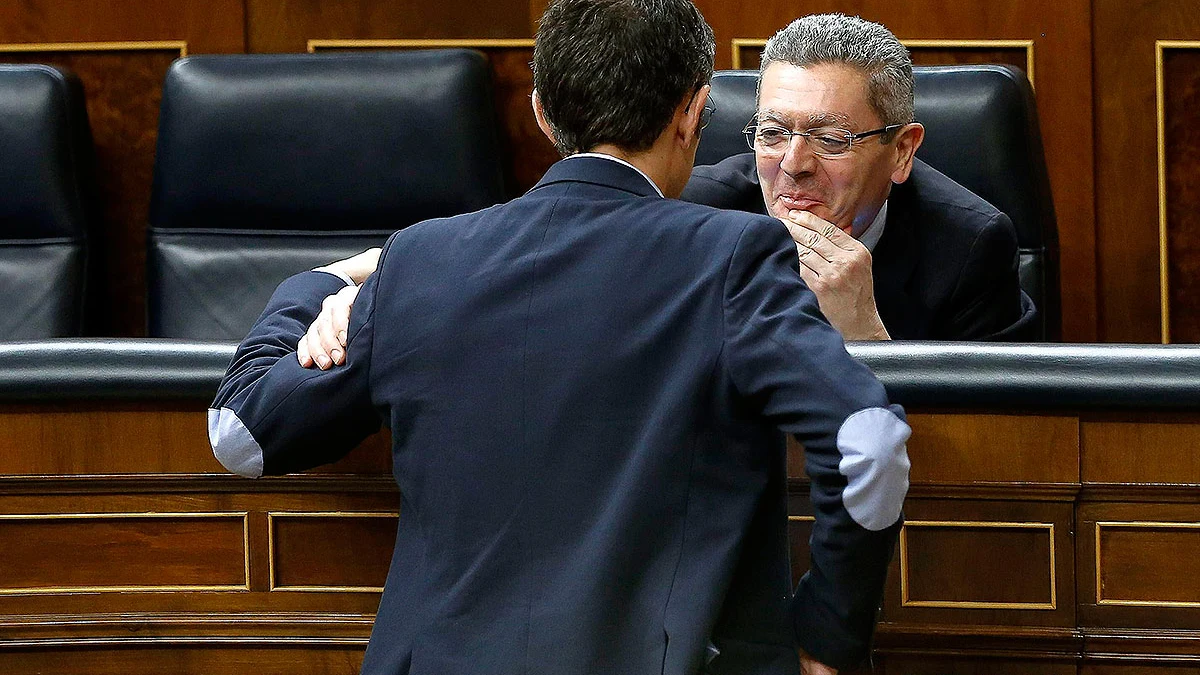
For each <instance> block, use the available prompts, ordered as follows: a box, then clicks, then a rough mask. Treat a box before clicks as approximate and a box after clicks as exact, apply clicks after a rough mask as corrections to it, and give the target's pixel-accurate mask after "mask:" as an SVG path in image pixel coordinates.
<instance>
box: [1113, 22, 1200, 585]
mask: <svg viewBox="0 0 1200 675" xmlns="http://www.w3.org/2000/svg"><path fill="white" fill-rule="evenodd" d="M1196 46H1197V47H1200V43H1198V44H1197V45H1196ZM1102 527H1112V528H1124V529H1159V530H1200V523H1178V522H1174V523H1173V522H1152V521H1103V522H1101V521H1097V522H1096V528H1095V529H1096V535H1095V540H1096V541H1095V545H1096V604H1097V605H1106V606H1109V607H1113V606H1118V607H1190V608H1197V607H1200V600H1197V601H1186V600H1105V599H1104V585H1103V583H1102V579H1103V570H1104V567H1102V563H1101V557H1100V529H1101V528H1102Z"/></svg>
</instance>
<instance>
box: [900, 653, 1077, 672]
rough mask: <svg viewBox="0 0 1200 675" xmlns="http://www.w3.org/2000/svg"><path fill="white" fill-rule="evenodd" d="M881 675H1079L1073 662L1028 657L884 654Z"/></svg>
mask: <svg viewBox="0 0 1200 675" xmlns="http://www.w3.org/2000/svg"><path fill="white" fill-rule="evenodd" d="M880 661H881V662H882V668H881V669H880V671H879V672H880V673H881V674H882V675H1076V673H1075V664H1074V663H1073V662H1072V659H1070V658H1062V657H1059V658H1057V659H1049V658H1042V659H1038V658H1030V656H1029V655H1027V654H1002V655H988V656H986V657H978V656H970V657H967V656H958V655H946V656H912V655H892V654H885V655H884V656H883V658H882V659H880Z"/></svg>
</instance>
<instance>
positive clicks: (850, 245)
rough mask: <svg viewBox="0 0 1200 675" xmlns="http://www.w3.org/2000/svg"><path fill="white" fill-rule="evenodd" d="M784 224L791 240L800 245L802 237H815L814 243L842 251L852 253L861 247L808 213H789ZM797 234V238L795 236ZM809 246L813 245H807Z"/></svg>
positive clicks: (839, 230) (834, 227)
mask: <svg viewBox="0 0 1200 675" xmlns="http://www.w3.org/2000/svg"><path fill="white" fill-rule="evenodd" d="M784 224H786V225H787V226H788V231H789V232H791V233H792V239H795V240H796V242H797V243H801V242H802V241H803V238H804V237H807V238H809V239H814V237H815V241H826V242H829V243H830V244H832V245H833V246H834V247H836V248H839V249H841V250H843V251H854V250H856V249H857V248H858V247H860V246H862V244H859V243H858V240H857V239H855V238H854V237H852V236H850V235H849V234H847V233H846V232H844V231H843V230H842V228H840V227H838V226H837V225H834V224H833V223H831V222H829V221H828V220H825V219H824V218H821V217H819V216H815V215H813V214H811V213H809V212H808V211H795V210H793V211H789V212H788V219H787V220H785V221H784ZM798 233H799V236H797V234H798ZM805 243H807V242H805ZM809 246H810V247H811V246H813V245H812V244H809ZM826 251H830V252H832V253H836V251H833V250H832V249H829V248H826Z"/></svg>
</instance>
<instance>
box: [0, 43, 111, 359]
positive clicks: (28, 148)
mask: <svg viewBox="0 0 1200 675" xmlns="http://www.w3.org/2000/svg"><path fill="white" fill-rule="evenodd" d="M93 179H94V169H93V150H92V134H91V127H90V126H89V124H88V116H87V108H86V107H85V105H84V94H83V86H82V85H81V84H80V83H79V80H78V79H77V78H76V77H75V76H74V75H73V74H71V73H69V72H67V71H64V70H60V69H58V68H54V67H51V66H42V65H0V291H3V293H4V311H2V312H0V339H6V340H30V339H38V338H47V337H66V336H75V335H80V334H81V331H82V329H83V301H84V287H85V285H86V279H87V274H86V267H87V238H88V237H87V232H88V226H89V221H90V218H91V217H92V215H93V214H94V213H95V210H94V204H95V202H94V199H95V190H94V180H93Z"/></svg>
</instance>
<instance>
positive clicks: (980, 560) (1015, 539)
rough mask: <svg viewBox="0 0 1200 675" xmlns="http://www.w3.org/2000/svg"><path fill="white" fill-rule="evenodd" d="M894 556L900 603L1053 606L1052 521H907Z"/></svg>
mask: <svg viewBox="0 0 1200 675" xmlns="http://www.w3.org/2000/svg"><path fill="white" fill-rule="evenodd" d="M1014 551H1020V552H1021V554H1020V555H1012V553H1013V552H1014ZM899 555H900V580H899V581H900V596H901V597H900V604H901V606H902V607H945V608H955V607H961V608H976V609H1055V608H1056V607H1057V602H1058V599H1057V596H1056V594H1055V588H1054V586H1055V570H1054V558H1055V545H1054V524H1053V523H1027V522H1003V521H953V520H951V521H915V520H912V521H908V522H906V523H905V524H904V527H903V530H902V531H901V534H900V554H899Z"/></svg>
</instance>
